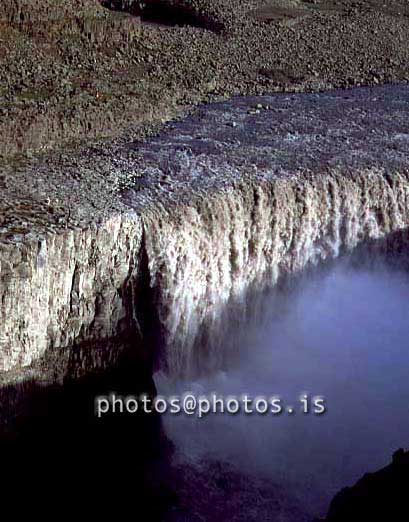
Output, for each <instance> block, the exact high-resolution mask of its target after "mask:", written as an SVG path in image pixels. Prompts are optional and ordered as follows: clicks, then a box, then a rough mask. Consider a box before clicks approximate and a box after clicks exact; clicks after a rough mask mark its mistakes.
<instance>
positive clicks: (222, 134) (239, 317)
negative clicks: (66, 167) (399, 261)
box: [0, 87, 409, 376]
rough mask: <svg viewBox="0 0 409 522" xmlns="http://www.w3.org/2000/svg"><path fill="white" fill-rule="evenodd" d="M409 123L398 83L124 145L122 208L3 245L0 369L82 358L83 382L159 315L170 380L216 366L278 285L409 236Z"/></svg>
mask: <svg viewBox="0 0 409 522" xmlns="http://www.w3.org/2000/svg"><path fill="white" fill-rule="evenodd" d="M257 107H260V108H257ZM407 111H409V96H408V94H407V91H406V90H405V89H404V88H403V87H402V88H390V89H388V88H382V89H379V90H377V91H374V90H359V91H349V92H348V94H347V95H344V94H343V93H336V92H335V93H332V94H322V95H309V96H308V95H303V96H301V97H297V96H281V97H263V98H257V99H247V100H240V99H238V100H234V101H233V102H231V103H225V104H219V105H214V106H209V107H208V108H206V109H203V110H202V112H200V113H198V114H197V115H196V116H194V117H191V118H188V119H187V120H185V121H184V122H181V123H178V124H175V125H173V126H170V127H169V128H168V129H166V130H165V131H164V132H163V133H162V134H161V135H160V136H158V137H156V138H152V139H151V140H149V141H147V142H145V143H140V144H129V146H128V148H130V149H132V150H134V151H136V153H137V155H138V160H137V169H138V179H137V181H135V182H133V184H131V185H129V186H128V187H127V188H126V189H125V190H123V191H122V194H121V195H120V196H118V201H120V205H122V207H123V208H124V209H125V210H124V212H122V213H121V212H113V213H112V214H111V215H110V216H109V215H108V217H104V216H102V215H101V216H99V224H95V225H91V224H90V225H88V226H85V227H83V228H73V229H70V228H67V229H61V230H60V231H58V230H56V231H55V232H54V233H51V232H47V233H43V232H42V231H41V230H40V228H39V229H38V233H37V236H35V235H34V232H33V230H32V231H31V236H30V239H29V240H28V239H27V237H25V236H21V235H20V236H18V235H17V236H15V237H14V239H13V238H11V239H10V236H5V237H6V238H7V237H8V239H6V240H4V241H3V242H2V244H1V248H0V324H1V329H0V354H1V356H0V369H1V370H2V371H10V370H14V371H16V370H21V369H22V368H24V367H27V366H28V365H30V364H33V363H34V364H35V363H36V361H38V360H39V359H41V358H42V357H43V356H44V355H46V354H47V352H49V351H52V352H53V353H54V354H57V358H58V354H59V353H61V354H62V353H64V352H66V351H67V350H68V351H70V350H74V349H76V347H78V346H80V347H81V350H80V352H79V354H80V355H79V356H78V357H77V359H76V363H75V364H76V365H77V366H79V368H80V369H81V371H83V372H87V371H89V370H91V369H95V368H100V367H104V365H107V364H109V361H110V360H111V359H112V358H113V359H114V358H115V356H116V350H118V351H120V348H121V345H122V339H123V338H124V337H126V338H127V339H128V340H129V336H134V337H135V339H136V338H139V339H140V338H142V339H144V337H145V342H147V340H146V336H147V335H148V334H147V331H146V324H147V322H149V321H150V322H151V323H152V321H153V318H152V317H147V316H149V315H152V314H154V315H155V328H156V329H157V332H160V338H159V339H158V338H157V339H156V341H157V344H158V346H157V347H156V348H160V352H159V356H160V357H159V364H161V365H162V367H163V368H165V369H167V371H169V372H170V373H171V374H172V375H175V376H178V375H182V374H186V373H195V372H198V371H199V372H203V371H206V370H207V369H208V368H212V367H213V366H215V365H217V363H218V362H219V360H220V357H221V355H220V354H221V353H222V350H221V344H220V343H221V342H222V340H223V341H224V342H225V340H226V336H225V332H226V330H227V329H228V328H229V327H232V328H234V327H235V325H238V324H240V322H241V321H243V319H244V318H245V317H246V314H248V313H250V312H251V310H252V309H254V308H255V307H257V295H258V294H259V293H260V292H261V291H262V290H263V289H264V288H266V287H268V286H270V285H273V284H275V282H276V280H277V277H278V276H279V275H280V274H282V273H291V272H296V271H299V270H301V269H303V268H304V267H305V266H306V265H307V264H308V263H310V262H313V263H316V262H318V261H319V260H321V259H326V258H330V257H334V256H337V255H338V254H339V252H340V251H341V250H342V249H352V248H354V247H355V246H356V245H357V244H358V243H360V242H362V241H364V240H366V239H369V238H378V237H383V236H386V235H388V234H389V233H391V232H394V231H398V230H401V229H404V228H405V227H407V226H409V170H408V168H407V166H408V163H407V160H408V157H409V140H408V138H407V136H408V134H407V133H406V132H405V128H406V123H405V122H406V121H407ZM124 157H125V152H123V156H122V157H121V156H119V157H118V155H116V156H115V157H114V158H112V164H113V165H118V162H121V161H122V163H121V165H122V170H124V168H125V167H124V165H126V162H125V160H124ZM133 161H134V163H133V164H132V165H130V166H129V168H130V169H135V162H136V160H133ZM80 167H81V163H80V160H79V169H80ZM42 175H43V176H44V172H43V173H42ZM67 176H68V175H67ZM67 183H68V182H67ZM53 190H54V189H53ZM84 190H85V184H84ZM90 190H91V191H92V187H91V189H90ZM74 211H75V209H73V212H74ZM33 237H36V239H35V240H34V239H33ZM141 281H142V282H143V283H142V284H141ZM144 285H145V287H146V288H145V287H144ZM142 287H144V288H145V289H144V290H142V289H141V288H142ZM151 326H152V325H151ZM113 340H115V343H114V344H115V348H112V349H111V348H110V349H109V350H108V351H105V352H103V353H104V354H105V355H101V353H102V352H101V351H100V350H98V349H97V347H98V346H101V345H107V346H108V345H109V346H111V344H110V343H112V341H113ZM112 346H113V345H112ZM156 348H155V349H156ZM152 349H154V347H152ZM193 352H195V355H194V354H193ZM197 353H199V356H197ZM94 355H95V356H94ZM198 360H199V361H200V362H199V367H198V365H197V361H198ZM70 371H74V373H76V372H77V371H78V370H77V369H74V370H72V369H71V370H70Z"/></svg>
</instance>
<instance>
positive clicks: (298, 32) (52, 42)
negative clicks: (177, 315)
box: [0, 0, 409, 166]
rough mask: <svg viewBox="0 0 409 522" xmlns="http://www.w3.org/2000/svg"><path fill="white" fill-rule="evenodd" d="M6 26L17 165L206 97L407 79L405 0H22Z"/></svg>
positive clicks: (134, 128)
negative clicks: (33, 155) (26, 158)
mask: <svg viewBox="0 0 409 522" xmlns="http://www.w3.org/2000/svg"><path fill="white" fill-rule="evenodd" d="M0 27H1V31H0V75H1V84H0V133H1V135H2V140H1V143H0V154H1V155H2V158H3V161H2V163H3V164H4V163H8V164H9V163H10V162H11V163H12V166H15V163H16V161H18V159H17V158H16V154H17V155H18V156H21V155H22V154H23V155H26V154H30V153H32V152H33V151H42V150H44V149H48V148H57V147H60V146H61V145H62V144H66V145H67V144H70V145H72V144H74V145H77V144H79V143H89V142H90V141H95V140H97V141H100V140H103V139H106V138H107V137H108V138H113V137H117V136H119V135H120V134H124V133H125V134H126V133H127V134H128V135H129V134H131V135H132V136H134V137H135V136H141V135H143V134H146V133H147V132H148V130H149V126H150V125H151V124H152V123H160V122H161V121H163V120H166V119H169V118H171V117H174V116H175V115H177V114H178V113H179V111H180V109H181V108H182V107H183V106H184V107H186V106H188V105H190V104H196V103H199V102H203V101H206V100H208V99H209V98H211V99H214V98H215V97H216V98H217V97H228V96H230V95H233V94H261V93H270V92H273V91H277V90H279V91H282V90H288V91H299V90H318V89H324V88H331V87H335V86H338V87H339V86H345V87H348V86H351V85H361V84H376V83H381V82H394V81H407V80H409V68H408V63H409V40H408V38H407V34H408V29H409V5H408V3H407V2H406V1H405V0H390V1H388V2H387V3H386V2H384V1H383V0H360V1H353V0H304V1H303V0H246V1H242V0H145V2H143V3H142V2H137V1H136V0H68V1H67V0H41V1H40V0H16V1H15V2H2V3H1V6H0ZM10 156H14V159H13V160H12V161H11V160H10Z"/></svg>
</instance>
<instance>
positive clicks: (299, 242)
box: [144, 165, 409, 377]
mask: <svg viewBox="0 0 409 522" xmlns="http://www.w3.org/2000/svg"><path fill="white" fill-rule="evenodd" d="M189 168H192V165H190V167H189ZM408 196H409V191H408V184H407V179H406V177H405V176H403V175H399V174H396V175H394V177H393V182H392V184H391V182H390V178H389V176H388V174H385V173H384V172H382V171H377V170H372V171H368V172H362V173H360V175H359V176H358V175H356V176H354V177H352V176H350V177H347V176H342V175H339V174H337V173H332V174H331V173H327V174H326V175H325V176H316V177H314V176H312V175H311V176H308V177H305V178H304V179H299V178H297V179H285V180H280V179H278V180H277V179H274V178H271V177H270V178H269V177H268V176H265V177H264V178H263V179H261V180H258V181H257V182H246V183H237V184H236V185H235V186H234V187H232V188H229V189H226V190H223V191H220V192H219V193H216V194H213V195H211V196H210V197H207V198H203V199H199V198H198V199H197V200H196V201H195V202H194V203H192V204H191V205H190V206H189V207H175V208H172V209H171V211H168V212H166V211H163V209H160V211H159V210H156V211H151V212H150V213H148V214H147V215H146V216H145V217H144V229H145V242H146V249H147V253H148V258H149V270H150V276H151V278H152V279H151V284H152V287H153V288H154V289H155V292H156V296H157V302H156V306H157V311H158V314H159V319H160V321H161V324H162V327H163V328H164V331H165V349H164V353H163V356H164V360H163V361H162V362H163V364H164V368H165V369H166V371H168V372H169V374H170V375H172V376H174V377H180V376H185V377H186V376H193V375H195V373H206V371H209V370H211V369H215V368H217V367H220V365H221V362H222V359H223V353H224V350H225V349H226V346H225V345H226V342H228V341H227V340H226V335H225V333H226V330H228V329H229V328H230V329H231V328H232V329H234V328H236V326H237V325H239V324H240V323H242V322H243V321H245V319H246V316H247V315H248V314H249V313H251V312H254V309H256V308H257V307H260V306H262V304H261V303H260V302H259V303H258V304H257V300H258V297H257V296H262V295H263V290H265V289H268V288H271V287H272V286H274V284H275V283H276V281H277V278H278V276H279V275H280V274H283V273H284V274H285V273H296V272H299V271H301V270H302V269H303V268H305V267H306V266H307V265H308V264H309V263H312V264H316V263H317V262H319V261H321V260H325V259H327V258H333V257H336V256H338V254H339V253H340V251H341V250H351V249H353V248H354V247H355V246H356V245H358V244H359V243H360V242H362V241H364V240H367V239H371V238H372V239H373V238H379V237H383V236H385V235H386V234H388V233H390V232H393V231H396V230H400V229H402V228H403V227H405V226H407V225H408V223H409V221H408V219H409V213H408V204H407V203H408V201H409V199H408ZM222 345H224V348H222ZM198 354H200V356H198Z"/></svg>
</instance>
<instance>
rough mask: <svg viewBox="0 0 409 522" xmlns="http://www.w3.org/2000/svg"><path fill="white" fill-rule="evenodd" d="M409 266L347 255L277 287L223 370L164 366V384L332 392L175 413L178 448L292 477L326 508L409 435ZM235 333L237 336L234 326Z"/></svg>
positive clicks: (299, 493)
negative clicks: (197, 371) (176, 375)
mask: <svg viewBox="0 0 409 522" xmlns="http://www.w3.org/2000/svg"><path fill="white" fill-rule="evenodd" d="M408 301H409V273H407V272H406V270H403V269H402V268H399V267H396V266H391V265H389V264H387V263H377V264H376V265H375V266H373V267H371V268H368V267H367V266H366V267H365V266H363V265H359V264H357V263H356V262H354V263H352V262H351V261H350V260H348V259H342V260H338V261H336V262H335V263H334V264H332V265H331V266H330V267H326V268H322V269H319V270H314V271H313V272H310V273H308V274H307V275H305V276H303V277H299V278H297V279H296V280H292V281H290V282H287V283H286V284H284V285H281V286H279V287H277V288H276V289H274V290H272V291H271V292H269V293H268V294H267V295H266V297H265V299H264V300H263V303H264V304H263V307H262V310H263V312H262V313H261V314H258V316H257V318H255V319H254V320H252V321H251V322H250V323H249V324H246V325H242V328H240V329H239V330H238V331H237V334H236V336H235V338H234V339H233V340H234V343H233V344H234V346H235V350H234V351H233V352H231V350H230V349H229V353H228V357H227V362H225V364H224V367H223V368H222V369H220V370H219V371H218V372H215V373H214V374H212V375H210V376H206V377H204V378H200V379H197V380H195V381H178V382H171V381H169V380H168V379H166V377H164V376H163V375H160V374H157V375H156V379H155V380H156V384H157V387H158V393H160V394H173V393H180V394H182V393H184V392H186V391H192V392H194V393H197V394H198V395H200V394H207V393H211V392H217V394H221V395H225V396H227V395H241V394H243V393H246V394H248V395H250V396H257V395H265V396H271V395H279V396H280V397H281V398H282V400H283V402H284V404H286V405H288V404H290V405H294V404H295V403H296V401H297V399H298V398H299V396H300V394H302V393H307V394H308V395H311V396H312V395H320V396H323V397H324V398H325V401H326V407H327V411H326V413H325V414H323V415H320V416H317V415H313V414H309V415H303V414H301V413H298V412H297V413H295V414H294V415H289V414H287V413H283V414H282V415H279V416H272V415H265V416H263V415H257V414H253V415H246V414H244V413H242V414H237V415H229V414H223V415H221V414H218V415H208V416H206V417H204V418H202V419H198V418H195V417H187V416H183V415H177V416H175V415H173V416H171V415H165V416H164V425H165V429H166V432H167V434H168V436H169V438H170V439H171V440H172V441H173V442H174V444H175V446H176V448H177V450H178V452H179V454H180V455H183V456H184V458H186V459H189V460H191V461H192V460H193V461H194V460H197V461H200V460H201V459H210V458H211V459H218V460H220V461H225V462H228V463H231V464H233V465H234V466H236V467H237V468H239V469H240V470H241V471H242V472H243V473H249V474H253V475H254V474H257V475H259V476H262V477H268V478H269V479H271V480H274V481H276V482H277V483H280V484H281V485H284V486H285V487H286V488H287V490H288V492H289V494H290V495H293V496H294V497H296V498H297V500H300V501H301V502H303V503H304V504H305V505H306V506H307V507H308V509H310V510H311V511H314V512H315V513H321V514H324V513H325V512H326V509H327V507H328V504H329V501H330V500H331V498H332V497H333V495H334V494H335V493H336V492H337V491H339V489H340V488H342V487H344V486H347V485H352V484H353V483H354V482H355V481H356V480H357V479H358V478H360V477H361V476H362V475H363V474H364V473H366V472H368V471H375V470H376V469H379V468H380V467H382V466H384V465H386V464H387V463H388V462H389V461H390V457H391V454H392V453H393V451H395V450H396V449H397V448H399V447H407V446H408V445H409V307H408ZM229 335H230V339H229V342H228V343H227V342H226V345H229V346H231V344H232V342H231V341H232V339H231V335H232V334H231V333H230V334H229Z"/></svg>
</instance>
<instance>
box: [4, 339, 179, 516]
mask: <svg viewBox="0 0 409 522" xmlns="http://www.w3.org/2000/svg"><path fill="white" fill-rule="evenodd" d="M145 363H146V361H143V359H142V358H141V357H140V356H139V355H138V354H137V352H135V350H134V349H132V347H131V346H130V347H128V348H126V349H125V350H124V351H123V352H122V354H121V356H120V358H119V360H118V362H117V364H116V365H115V367H112V368H110V369H109V370H107V371H105V372H103V373H102V374H95V375H89V376H87V377H82V378H80V379H75V380H67V381H66V382H65V383H64V385H61V386H60V385H50V386H47V387H41V386H39V385H35V384H33V383H32V384H31V385H30V383H26V384H25V393H24V400H23V402H21V401H20V403H19V414H18V417H17V419H15V421H14V425H13V429H12V430H9V431H8V432H7V433H3V434H2V435H1V437H0V455H1V456H0V458H1V466H2V488H1V491H2V501H3V506H4V505H5V503H6V504H7V502H8V499H12V498H14V497H13V496H12V495H13V494H15V493H18V495H19V496H21V499H24V501H22V502H21V504H20V505H19V506H18V510H19V512H21V513H22V514H25V515H27V514H29V515H30V516H33V515H35V514H38V513H39V514H41V516H47V515H51V514H53V513H54V514H57V513H60V512H61V511H62V512H64V514H69V515H71V516H73V515H77V514H78V513H79V512H80V513H81V514H86V515H93V516H96V515H106V514H107V512H110V511H112V512H115V514H116V516H118V515H120V514H122V513H125V512H129V510H131V512H133V511H135V512H142V511H144V512H145V513H147V518H146V519H147V520H152V521H155V520H161V518H162V514H163V512H164V511H166V510H167V509H168V508H169V505H170V504H171V503H173V502H174V498H173V495H174V494H173V492H172V490H171V488H170V486H169V484H168V479H167V477H168V475H169V459H170V457H171V453H172V446H171V444H170V443H169V441H168V440H167V438H166V436H165V434H164V432H163V429H162V424H161V419H160V418H159V416H158V415H153V414H143V413H136V414H116V415H109V414H107V415H105V416H104V417H102V418H97V416H96V415H94V398H95V396H98V395H108V394H109V393H110V392H112V391H115V392H116V393H117V394H118V395H124V396H126V395H130V394H131V395H136V396H138V395H139V394H141V393H146V394H148V395H149V396H151V397H154V396H155V394H156V389H155V385H154V383H153V381H152V377H151V374H152V372H151V369H150V367H149V366H147V365H146V364H145ZM8 392H9V393H8V397H9V398H10V399H12V397H13V394H14V395H16V393H21V390H16V389H14V390H13V389H12V388H10V389H9V390H8ZM6 396H7V393H6V390H2V397H3V400H4V398H5V397H6Z"/></svg>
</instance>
